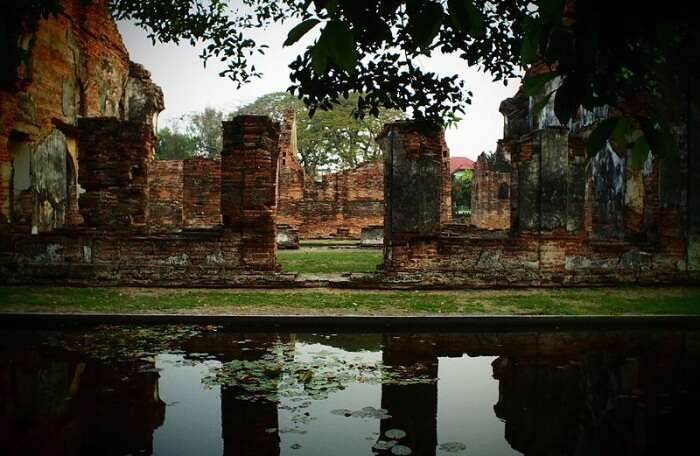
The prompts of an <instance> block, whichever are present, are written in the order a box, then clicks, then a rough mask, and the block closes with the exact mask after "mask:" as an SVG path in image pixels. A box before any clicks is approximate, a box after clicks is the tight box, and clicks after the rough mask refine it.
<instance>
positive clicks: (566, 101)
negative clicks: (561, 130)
mask: <svg viewBox="0 0 700 456" xmlns="http://www.w3.org/2000/svg"><path fill="white" fill-rule="evenodd" d="M579 106H581V102H580V101H579V98H578V93H577V87H576V85H575V84H574V83H573V81H572V79H571V78H570V77H569V78H566V79H565V80H564V82H563V83H562V84H561V86H559V89H557V92H556V96H555V97H554V114H556V116H557V119H559V122H561V124H562V125H567V124H568V123H569V120H571V118H572V117H573V116H574V113H575V112H576V110H577V109H578V107H579Z"/></svg>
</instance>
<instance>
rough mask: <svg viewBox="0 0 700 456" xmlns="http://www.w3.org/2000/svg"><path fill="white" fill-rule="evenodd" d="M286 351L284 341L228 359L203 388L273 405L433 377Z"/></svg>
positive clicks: (418, 369) (369, 413)
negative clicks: (356, 386) (255, 354)
mask: <svg viewBox="0 0 700 456" xmlns="http://www.w3.org/2000/svg"><path fill="white" fill-rule="evenodd" d="M290 355H291V353H290V347H289V345H288V344H285V343H283V342H279V341H278V342H275V343H273V344H271V345H270V347H268V348H267V349H266V351H265V353H264V354H263V355H261V356H260V357H259V358H258V359H256V360H233V361H229V362H227V363H224V364H223V365H221V366H216V367H212V368H211V369H210V374H209V375H207V376H205V378H204V379H203V380H202V381H203V383H204V384H205V385H208V386H217V385H222V386H226V387H232V388H238V390H239V391H240V392H239V394H238V395H237V397H238V398H239V399H242V400H249V401H270V402H275V403H278V402H280V400H281V399H282V398H287V399H290V400H292V401H302V400H322V399H325V398H326V397H328V395H329V394H330V393H333V392H336V391H340V390H343V389H345V388H346V387H347V386H348V385H350V384H352V383H368V384H393V385H410V384H419V383H433V382H435V381H437V379H436V378H434V377H432V376H429V375H426V374H423V373H422V372H423V371H424V369H423V366H422V365H419V364H416V365H413V366H389V365H385V364H382V363H381V362H378V361H377V362H367V361H362V360H358V359H357V358H355V359H352V360H348V359H347V358H346V357H345V356H343V355H342V354H338V353H334V352H330V351H325V350H320V351H314V352H310V353H308V355H307V356H305V357H304V359H296V358H295V357H294V356H290ZM334 413H335V414H338V415H346V416H353V417H375V418H379V419H382V418H384V417H388V415H387V413H388V412H387V411H386V410H383V409H373V410H369V408H368V407H366V408H365V409H362V410H358V411H351V410H345V409H343V410H336V411H334Z"/></svg>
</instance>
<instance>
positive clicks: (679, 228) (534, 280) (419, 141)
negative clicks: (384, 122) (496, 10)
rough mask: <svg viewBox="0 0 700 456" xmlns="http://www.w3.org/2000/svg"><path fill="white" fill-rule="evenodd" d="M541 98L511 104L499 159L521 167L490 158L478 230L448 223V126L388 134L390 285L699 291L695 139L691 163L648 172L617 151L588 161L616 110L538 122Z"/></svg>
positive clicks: (684, 155)
mask: <svg viewBox="0 0 700 456" xmlns="http://www.w3.org/2000/svg"><path fill="white" fill-rule="evenodd" d="M536 102H537V100H534V99H532V98H528V97H527V96H525V95H524V94H523V93H522V92H519V93H518V94H517V95H516V96H515V97H514V98H512V99H509V100H506V101H505V102H504V103H503V104H502V105H501V112H502V113H503V114H504V117H505V122H504V126H505V128H504V138H503V140H501V141H500V142H499V145H498V152H497V154H498V157H499V159H500V160H503V161H505V162H507V166H508V168H509V169H510V170H507V169H506V170H503V169H500V170H491V169H488V166H487V164H486V160H484V158H483V157H482V159H481V160H480V163H479V164H478V166H477V169H476V171H475V175H474V192H473V194H474V195H473V206H474V208H473V211H474V213H473V214H472V220H473V224H474V225H475V226H465V225H455V224H444V223H439V217H438V213H439V212H440V203H439V201H438V199H437V193H436V192H435V191H434V189H435V188H437V187H439V186H440V185H441V184H442V182H443V177H442V176H441V175H440V173H439V172H438V169H439V167H438V166H437V165H436V162H437V161H436V159H435V158H434V157H435V155H436V154H437V146H436V143H437V142H438V132H437V130H429V129H425V128H421V127H420V126H418V125H415V124H413V125H389V126H387V127H386V129H385V132H384V134H383V135H382V138H381V139H380V140H381V141H382V143H383V146H384V150H385V157H387V159H386V160H387V161H386V169H387V171H386V176H385V182H386V190H385V193H386V194H387V206H386V213H387V216H386V222H385V241H384V246H385V258H384V265H383V268H384V272H385V277H384V281H385V282H386V281H391V282H392V283H395V284H402V285H409V284H413V285H414V286H459V284H463V285H467V286H499V285H500V286H533V285H534V286H562V285H568V286H576V285H592V284H610V283H647V284H653V283H685V282H693V283H698V279H699V278H700V275H699V274H700V272H699V271H700V244H699V243H698V241H700V217H699V216H698V209H700V196H699V195H700V163H698V162H697V160H694V159H692V157H689V156H688V155H689V154H688V150H687V147H686V146H685V144H687V140H686V138H684V137H683V135H682V134H681V135H680V144H681V147H680V155H681V157H680V160H676V161H671V160H668V161H666V160H659V159H657V158H655V157H654V156H652V155H651V154H650V155H649V157H648V159H647V160H646V163H644V165H643V166H642V167H641V169H640V168H637V167H635V166H633V165H632V163H631V160H630V159H629V158H627V156H626V153H625V152H624V151H619V150H616V149H615V147H614V145H613V144H611V143H608V144H606V146H605V147H604V148H603V149H602V150H600V151H599V152H598V154H597V155H595V156H594V157H593V158H591V159H590V160H587V158H586V153H585V141H586V138H587V137H588V135H589V134H590V132H591V131H592V129H593V128H594V126H595V125H596V123H597V122H599V121H600V120H602V119H605V118H607V117H608V116H609V115H610V114H611V113H612V112H613V111H614V109H613V108H606V109H598V110H596V111H595V112H589V111H586V110H584V109H583V108H582V109H580V110H579V112H578V115H577V116H576V118H575V119H573V120H572V121H571V122H570V124H569V125H565V126H563V125H561V124H559V122H558V121H557V119H556V116H555V115H554V110H553V101H550V104H549V105H548V106H547V107H545V109H544V110H542V111H541V112H539V113H537V114H535V113H534V112H533V108H532V107H533V106H534V105H535V103H536ZM683 127H684V128H682V129H679V130H682V131H688V130H691V129H686V128H685V126H683ZM388 160H390V161H388ZM407 189H411V190H410V191H407ZM431 189H433V190H432V192H433V193H432V194H431V193H430V192H431Z"/></svg>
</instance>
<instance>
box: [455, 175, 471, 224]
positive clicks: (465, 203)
mask: <svg viewBox="0 0 700 456" xmlns="http://www.w3.org/2000/svg"><path fill="white" fill-rule="evenodd" d="M472 177H473V174H472V171H471V170H465V171H464V172H463V173H461V174H455V175H453V176H452V195H451V196H452V215H453V216H455V217H461V216H465V215H469V213H470V211H471V207H472Z"/></svg>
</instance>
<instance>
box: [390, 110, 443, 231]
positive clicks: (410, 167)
mask: <svg viewBox="0 0 700 456" xmlns="http://www.w3.org/2000/svg"><path fill="white" fill-rule="evenodd" d="M442 136H443V130H442V129H441V128H438V127H435V126H431V125H427V124H424V123H418V122H396V123H391V124H388V125H386V126H385V127H384V131H383V132H382V133H381V135H380V137H379V138H378V141H379V142H380V144H381V145H382V149H383V150H384V201H385V215H384V227H385V230H386V232H385V239H388V240H394V239H405V238H407V237H409V238H410V237H434V236H438V235H439V234H440V217H441V210H442V200H443V198H444V196H443V188H444V186H443V172H444V169H443V157H442V153H443V144H442Z"/></svg>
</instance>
